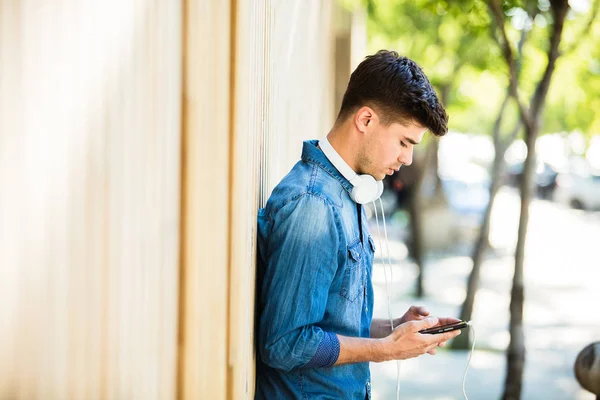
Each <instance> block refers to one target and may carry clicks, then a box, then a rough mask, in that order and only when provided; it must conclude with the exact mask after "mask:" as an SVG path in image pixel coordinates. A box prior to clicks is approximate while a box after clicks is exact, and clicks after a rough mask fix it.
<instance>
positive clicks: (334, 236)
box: [258, 194, 339, 371]
mask: <svg viewBox="0 0 600 400" xmlns="http://www.w3.org/2000/svg"><path fill="white" fill-rule="evenodd" d="M338 224H339V222H338V221H337V218H336V215H335V212H334V209H333V206H332V205H330V204H329V203H326V202H325V200H323V199H322V198H320V197H318V196H316V195H311V194H305V195H303V196H301V197H300V198H298V199H296V200H293V201H291V202H289V203H288V204H286V205H285V206H284V207H282V208H281V209H280V210H279V211H277V212H276V213H275V215H274V216H273V218H272V224H271V229H270V232H269V233H268V236H267V238H266V239H267V240H266V243H265V249H264V250H266V252H267V254H266V257H264V259H265V260H266V269H265V275H264V278H263V282H262V284H261V306H262V313H261V317H260V321H259V332H258V333H259V347H260V349H259V350H260V355H261V358H262V360H263V362H264V363H265V364H267V365H269V366H271V367H273V368H278V369H282V370H285V371H291V370H293V369H296V368H317V367H329V366H332V365H333V364H334V363H335V362H336V361H337V358H338V356H339V340H338V338H337V336H336V335H335V334H334V333H331V332H325V331H324V330H323V329H321V328H320V327H319V326H318V323H319V322H320V321H321V320H322V319H323V316H324V314H325V308H326V304H327V298H328V295H329V289H330V287H331V283H332V281H333V278H334V276H335V274H336V271H337V259H338V258H337V252H338V247H339V236H338V235H339V230H338Z"/></svg>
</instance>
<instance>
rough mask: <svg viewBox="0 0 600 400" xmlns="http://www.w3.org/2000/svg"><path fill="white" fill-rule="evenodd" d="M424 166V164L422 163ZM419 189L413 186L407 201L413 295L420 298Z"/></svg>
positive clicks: (421, 292)
mask: <svg viewBox="0 0 600 400" xmlns="http://www.w3.org/2000/svg"><path fill="white" fill-rule="evenodd" d="M423 168H425V165H423ZM415 186H417V185H415ZM418 192H419V191H418V190H417V188H415V192H413V195H412V196H411V198H410V201H409V202H408V213H409V215H410V233H411V236H412V241H411V247H412V249H411V253H412V255H413V258H414V260H415V264H417V282H416V287H415V291H416V292H415V296H416V297H418V298H422V297H423V296H424V295H425V288H424V286H425V285H424V283H423V279H424V277H423V263H424V260H423V258H424V249H423V218H422V215H423V213H422V212H421V208H422V207H421V204H422V202H421V197H422V196H420V195H418V194H417V193H418Z"/></svg>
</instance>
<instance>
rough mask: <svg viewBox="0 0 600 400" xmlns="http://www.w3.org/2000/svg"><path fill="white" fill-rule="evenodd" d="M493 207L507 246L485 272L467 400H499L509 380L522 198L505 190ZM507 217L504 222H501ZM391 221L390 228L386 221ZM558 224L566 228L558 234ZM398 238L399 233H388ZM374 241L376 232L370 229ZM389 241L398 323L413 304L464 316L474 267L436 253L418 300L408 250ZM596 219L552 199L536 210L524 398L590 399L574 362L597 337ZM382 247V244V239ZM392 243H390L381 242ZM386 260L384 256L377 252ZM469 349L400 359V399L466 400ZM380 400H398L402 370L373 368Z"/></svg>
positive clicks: (378, 295) (376, 276)
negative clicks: (512, 295) (513, 251)
mask: <svg viewBox="0 0 600 400" xmlns="http://www.w3.org/2000/svg"><path fill="white" fill-rule="evenodd" d="M499 196H500V197H499V198H498V201H497V203H498V204H499V206H498V210H494V214H495V217H493V218H494V220H496V221H500V223H496V224H495V226H494V222H493V225H492V237H493V238H495V239H494V241H495V242H496V243H501V244H504V245H506V246H507V247H506V248H505V249H496V251H495V252H494V253H495V255H493V256H490V258H488V259H487V260H486V261H485V263H484V265H483V269H482V274H481V286H480V290H479V292H478V297H477V299H476V304H475V310H474V316H473V323H474V328H475V330H476V332H475V334H476V346H475V349H476V350H475V352H474V355H473V359H472V362H471V367H470V369H469V372H468V375H467V381H466V391H467V395H468V396H469V399H470V400H477V399H483V400H488V399H499V398H500V396H501V394H502V390H503V385H504V379H505V374H506V367H505V363H506V356H505V353H504V351H505V348H506V346H507V344H508V341H509V335H508V331H507V328H508V321H509V312H508V307H509V302H510V287H511V280H512V273H513V269H514V261H513V257H512V255H511V254H510V253H511V250H510V249H511V248H512V247H511V246H512V245H514V242H515V241H516V234H515V233H513V232H516V223H517V220H518V207H517V208H516V210H515V204H517V205H518V197H516V196H515V194H514V193H511V192H508V191H502V192H501V193H500V194H499ZM499 218H500V219H499ZM389 223H392V222H389ZM557 227H561V229H558V228H557ZM391 231H393V227H392V229H391ZM371 232H372V233H373V234H374V236H376V230H374V229H373V230H372V231H371ZM395 237H397V235H392V236H391V237H390V252H391V254H392V264H393V265H392V268H393V271H394V276H393V282H391V284H390V292H391V293H390V296H391V309H392V314H393V315H394V316H399V315H401V314H403V313H404V312H405V311H406V310H407V309H408V307H409V306H410V305H412V304H419V305H425V306H427V307H428V308H429V310H430V311H431V313H432V314H433V315H445V316H458V315H459V313H460V306H461V303H462V300H463V298H464V294H465V288H466V280H467V277H468V274H469V272H470V268H471V261H470V259H469V258H468V257H465V256H459V255H456V254H447V255H443V256H441V255H437V256H430V257H429V258H428V260H427V261H426V266H425V268H426V270H425V284H426V288H425V289H426V294H427V297H426V298H424V299H422V300H417V299H414V298H412V297H411V296H410V295H408V294H409V293H411V292H412V291H413V285H414V280H415V276H416V267H415V266H414V264H412V263H411V262H410V260H408V259H407V258H406V248H405V246H404V245H403V244H402V243H401V242H399V241H397V240H394V238H395ZM599 237H600V218H599V217H598V215H596V214H590V213H587V214H586V213H581V212H577V211H573V210H568V209H565V208H561V207H560V206H557V205H556V204H553V203H550V202H546V201H534V202H533V204H532V207H531V216H530V225H529V237H528V242H527V253H526V257H527V260H526V265H525V285H526V288H525V290H526V292H525V299H526V300H525V311H524V314H525V339H526V346H527V354H526V364H525V375H524V387H523V393H522V398H523V399H524V400H528V399H530V400H536V399H540V400H541V399H544V400H593V399H594V398H595V396H594V395H592V394H591V393H589V392H586V391H584V390H583V389H581V388H580V386H579V384H578V383H577V381H576V379H575V376H574V373H573V364H574V361H575V358H576V356H577V354H578V353H579V351H581V349H583V347H585V346H586V345H587V344H589V343H591V342H593V341H597V340H600V312H598V309H597V306H598V305H599V304H600V289H599V288H598V284H599V282H600V281H599V279H598V278H599V276H600V268H599V267H600V261H599V259H600V257H598V255H599V254H598V253H599V252H598V245H597V238H599ZM376 243H378V242H377V241H376ZM384 246H385V244H384ZM376 256H377V257H379V249H378V254H376ZM373 285H374V290H375V310H374V313H375V317H378V318H387V315H388V313H387V295H386V289H385V277H384V272H383V267H382V264H380V259H379V258H377V259H376V264H375V266H374V271H373ZM468 354H469V352H468V351H451V350H446V349H442V350H440V351H439V352H438V354H437V355H435V356H430V355H425V356H422V357H419V358H417V359H412V360H405V361H402V362H401V381H400V394H401V398H402V399H410V400H418V399H428V400H431V399H438V400H450V399H462V398H463V395H462V378H463V373H464V370H465V367H466V365H467V359H468ZM371 375H372V387H373V398H374V399H394V398H395V388H396V363H395V362H394V361H392V362H388V363H381V364H375V363H372V364H371Z"/></svg>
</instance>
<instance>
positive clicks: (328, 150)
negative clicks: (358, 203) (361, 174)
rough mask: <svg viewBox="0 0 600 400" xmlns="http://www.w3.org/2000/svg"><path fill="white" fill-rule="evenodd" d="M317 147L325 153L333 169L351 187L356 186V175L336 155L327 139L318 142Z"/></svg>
mask: <svg viewBox="0 0 600 400" xmlns="http://www.w3.org/2000/svg"><path fill="white" fill-rule="evenodd" d="M319 147H321V150H323V153H325V156H326V157H327V158H328V159H329V161H331V163H332V164H333V166H334V167H336V168H337V170H338V171H339V172H340V174H342V175H343V176H344V178H346V179H348V181H349V182H350V184H351V185H352V186H356V182H357V181H358V179H357V178H358V175H357V174H356V172H354V170H353V169H352V168H350V166H349V165H348V164H347V163H346V161H344V159H343V158H342V157H341V156H340V155H339V154H338V152H337V151H335V149H334V148H333V146H332V145H331V143H329V140H328V139H327V138H324V139H323V140H321V141H320V142H319Z"/></svg>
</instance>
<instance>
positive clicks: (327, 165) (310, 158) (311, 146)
mask: <svg viewBox="0 0 600 400" xmlns="http://www.w3.org/2000/svg"><path fill="white" fill-rule="evenodd" d="M318 144H319V141H318V140H306V141H304V143H303V145H302V161H305V162H311V163H313V164H317V165H318V166H319V167H321V168H322V169H324V170H325V171H326V172H327V173H329V175H331V176H333V177H334V178H335V179H337V180H338V181H339V182H340V183H341V184H342V187H343V188H344V189H346V191H347V192H348V193H351V192H352V185H351V184H350V182H349V181H348V179H346V178H344V176H343V175H342V174H340V171H338V170H337V168H336V167H335V166H334V165H333V164H332V163H331V161H329V159H328V158H327V157H326V156H325V153H323V151H322V150H321V149H320V148H318V147H317V145H318Z"/></svg>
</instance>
